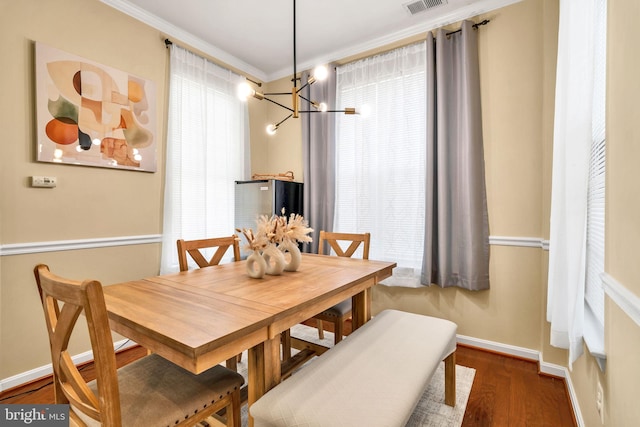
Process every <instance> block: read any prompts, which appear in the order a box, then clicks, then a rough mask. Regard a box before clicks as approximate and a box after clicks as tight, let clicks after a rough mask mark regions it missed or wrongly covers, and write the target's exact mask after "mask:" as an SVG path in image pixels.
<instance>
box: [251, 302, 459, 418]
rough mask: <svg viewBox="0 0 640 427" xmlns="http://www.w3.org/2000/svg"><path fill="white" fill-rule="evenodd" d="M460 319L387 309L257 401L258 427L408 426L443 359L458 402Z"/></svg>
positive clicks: (450, 399)
mask: <svg viewBox="0 0 640 427" xmlns="http://www.w3.org/2000/svg"><path fill="white" fill-rule="evenodd" d="M456 329H457V326H456V324H455V323H452V322H450V321H448V320H444V319H438V318H435V317H428V316H422V315H419V314H413V313H406V312H402V311H396V310H385V311H383V312H381V313H380V314H378V315H377V316H375V317H374V318H373V319H372V320H371V321H369V322H367V323H366V324H365V325H364V326H362V327H361V328H359V329H357V330H356V331H354V332H353V333H352V334H351V335H349V336H348V337H346V338H345V339H344V340H343V341H341V342H339V343H338V344H336V345H335V347H333V348H331V349H330V350H329V351H327V352H325V353H324V354H323V355H322V356H320V357H317V358H316V359H314V360H313V361H312V362H310V363H308V364H307V365H306V366H304V367H303V368H302V369H300V370H299V371H298V372H296V373H294V374H293V375H292V376H291V377H290V378H289V379H287V380H285V381H283V382H282V383H280V384H278V385H277V386H275V387H274V388H273V389H271V390H269V391H268V392H267V393H266V394H265V395H264V396H262V397H261V398H260V399H258V400H257V401H256V402H255V403H254V404H253V405H252V406H251V407H250V408H249V412H250V413H251V415H252V416H253V418H254V425H255V426H256V427H273V426H283V427H284V426H286V427H292V426H305V427H314V426H332V427H333V426H367V427H375V426H380V427H391V426H400V427H401V426H404V425H405V424H406V422H407V420H408V419H409V417H410V416H411V414H412V412H413V410H414V408H415V406H416V405H417V403H418V401H419V399H420V397H421V396H422V394H423V392H424V390H425V389H426V387H427V385H428V384H429V382H430V380H431V377H432V376H433V374H434V372H435V371H436V369H437V367H438V365H439V364H440V362H441V361H442V360H445V403H446V404H447V405H449V406H455V349H456Z"/></svg>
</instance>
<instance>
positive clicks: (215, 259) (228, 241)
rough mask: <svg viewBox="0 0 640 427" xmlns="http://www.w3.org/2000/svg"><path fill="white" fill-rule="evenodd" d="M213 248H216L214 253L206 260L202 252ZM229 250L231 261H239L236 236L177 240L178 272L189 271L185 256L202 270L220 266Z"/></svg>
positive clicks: (238, 247)
mask: <svg viewBox="0 0 640 427" xmlns="http://www.w3.org/2000/svg"><path fill="white" fill-rule="evenodd" d="M213 248H216V251H215V252H214V253H213V255H212V256H211V258H209V260H207V257H206V256H205V255H204V254H203V253H202V250H203V249H213ZM229 248H233V260H234V261H240V245H239V243H238V236H236V235H233V236H229V237H213V238H210V239H200V240H183V239H180V240H178V262H179V263H180V271H187V270H189V262H188V260H187V254H189V255H190V256H191V258H192V259H193V260H194V261H195V262H196V264H198V267H200V268H203V267H209V266H212V265H218V264H220V261H222V257H224V255H225V254H226V253H227V250H229Z"/></svg>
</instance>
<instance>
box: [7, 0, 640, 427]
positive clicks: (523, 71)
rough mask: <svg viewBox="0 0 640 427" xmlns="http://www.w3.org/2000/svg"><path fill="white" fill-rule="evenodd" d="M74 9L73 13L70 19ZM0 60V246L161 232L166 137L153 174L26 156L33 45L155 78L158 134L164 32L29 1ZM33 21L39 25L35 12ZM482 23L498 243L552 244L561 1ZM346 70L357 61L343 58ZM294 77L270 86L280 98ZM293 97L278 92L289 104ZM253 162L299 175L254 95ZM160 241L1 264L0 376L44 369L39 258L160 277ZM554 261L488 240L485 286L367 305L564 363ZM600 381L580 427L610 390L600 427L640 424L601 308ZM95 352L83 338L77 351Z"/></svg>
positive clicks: (617, 208)
mask: <svg viewBox="0 0 640 427" xmlns="http://www.w3.org/2000/svg"><path fill="white" fill-rule="evenodd" d="M609 2H610V17H609V19H610V28H611V30H610V33H609V34H610V40H609V46H610V58H609V61H610V62H609V88H608V89H609V100H608V133H609V143H608V147H609V151H608V162H609V167H608V171H609V175H608V178H607V179H608V190H607V191H608V196H607V197H608V212H607V215H608V219H607V271H608V273H609V274H611V275H612V276H613V277H615V278H616V279H617V280H619V281H620V282H621V283H622V284H623V285H625V286H627V287H628V288H629V289H630V290H631V291H632V292H634V293H635V294H636V295H638V294H640V264H638V263H637V260H636V259H635V258H634V254H635V253H636V252H635V248H634V243H635V242H637V241H638V237H640V226H639V225H638V220H637V218H639V217H640V202H639V201H638V198H637V197H635V196H636V195H637V193H638V191H637V188H635V185H637V184H635V183H637V182H640V172H638V170H639V169H638V168H637V162H638V159H639V157H640V152H639V151H640V144H639V143H638V140H639V138H638V136H639V135H638V133H639V132H640V131H638V130H637V127H636V126H634V124H636V123H638V122H639V121H640V120H639V119H640V117H638V115H639V113H638V109H637V108H635V105H634V104H633V103H634V102H635V99H636V98H637V97H638V96H640V87H639V86H638V85H639V83H638V80H637V79H636V76H638V75H640V59H639V58H638V55H636V54H635V53H636V49H635V46H634V42H633V40H632V39H631V38H629V37H628V33H629V30H628V29H629V28H633V25H634V24H635V23H636V22H637V21H638V19H639V18H640V10H639V7H640V6H638V4H637V3H635V2H633V1H631V0H609ZM69 11H73V13H72V14H71V13H69ZM0 16H3V17H11V19H5V20H4V22H3V25H2V26H0V36H1V37H2V40H3V43H2V45H1V46H2V47H1V49H2V53H3V57H4V58H11V61H5V62H3V68H2V76H3V79H0V92H1V93H2V94H3V96H2V100H0V114H1V116H2V117H3V123H4V124H5V127H4V133H3V138H2V140H1V141H0V146H1V147H2V152H3V155H2V156H1V157H0V174H1V180H0V243H1V244H2V245H8V244H16V243H29V242H47V241H60V240H73V239H89V238H102V237H105V238H106V237H122V236H139V235H156V234H160V233H161V232H162V230H161V229H162V187H163V184H162V183H163V171H164V167H163V163H164V159H163V152H164V134H165V130H164V128H162V127H161V128H159V129H158V132H159V135H158V136H159V147H158V155H159V156H158V159H159V160H158V161H159V168H158V172H156V173H141V172H131V171H117V170H108V169H99V168H88V167H79V166H59V165H51V164H44V163H37V162H35V161H34V160H33V158H34V146H35V141H34V138H35V121H34V107H33V104H34V103H33V99H34V96H35V93H34V84H33V81H34V78H33V71H32V70H33V46H32V43H33V41H40V42H43V43H46V44H49V45H51V46H54V47H58V48H60V49H63V50H65V51H68V52H71V53H74V54H77V55H80V56H83V57H86V58H88V59H91V60H94V61H98V62H101V63H105V64H109V65H112V66H114V67H116V68H120V69H123V70H127V71H129V72H132V73H134V74H137V75H140V76H142V77H144V78H147V79H151V80H154V81H155V82H156V87H157V90H158V101H157V111H158V118H157V121H158V123H165V110H166V100H165V97H166V90H165V88H166V84H167V82H166V79H167V72H166V66H167V52H166V50H165V48H164V44H163V43H162V36H161V35H160V34H159V32H158V31H156V30H153V29H150V28H149V27H147V26H146V25H143V24H140V23H138V22H136V21H135V20H133V19H132V18H128V17H126V16H124V15H122V14H121V13H119V12H116V11H114V10H113V9H111V8H109V7H107V6H105V5H103V4H102V3H100V2H99V1H97V0H91V1H88V0H57V1H55V2H53V1H49V2H42V1H40V0H22V1H20V2H2V3H0ZM34 16H36V17H39V18H37V19H34V18H33V17H34ZM483 18H488V19H491V23H490V24H489V25H487V26H484V27H481V28H480V30H479V31H480V36H479V43H480V58H481V64H480V67H481V80H482V95H483V101H482V103H483V104H482V106H483V125H484V136H485V159H486V171H487V178H486V179H487V192H488V194H487V195H488V202H489V216H490V227H491V235H492V236H506V237H532V238H536V239H539V238H542V239H548V235H549V221H548V215H549V204H550V179H551V162H552V160H551V147H552V133H553V101H554V89H553V88H554V84H555V77H554V76H555V57H556V47H555V46H556V43H557V21H558V0H524V1H523V2H521V3H518V4H515V5H512V6H509V7H506V8H503V9H500V10H498V11H495V12H493V13H490V14H487V15H486V16H482V17H478V19H483ZM351 59H353V58H351ZM290 87H291V82H290V80H289V78H283V79H280V80H278V81H275V82H270V83H267V84H266V85H264V87H263V89H264V91H265V92H287V91H289V90H290ZM285 100H286V97H285ZM250 102H251V103H250V106H249V112H250V126H251V135H252V141H251V142H252V153H251V165H252V171H253V172H255V173H280V172H285V171H287V170H292V171H293V172H294V174H295V177H296V180H299V181H301V180H302V156H301V144H300V139H301V138H300V135H301V131H300V129H301V128H300V120H299V119H298V120H295V119H289V120H288V121H287V122H286V123H285V124H283V125H282V127H281V128H280V130H279V132H278V134H277V135H276V136H275V137H268V136H266V135H265V134H264V127H265V126H266V124H267V123H269V122H273V121H279V120H281V119H282V118H283V117H284V115H283V113H285V110H283V109H281V108H279V107H275V106H272V105H267V103H265V102H264V101H263V102H259V101H257V100H251V101H250ZM31 175H53V176H56V177H57V178H58V181H59V184H58V187H57V188H55V189H35V188H30V187H29V186H28V177H29V176H31ZM159 256H160V245H159V244H144V245H135V246H120V247H113V248H97V249H87V250H73V251H58V252H44V253H38V254H25V255H12V256H7V255H4V256H2V257H0V348H1V349H2V351H0V379H6V378H8V377H10V376H13V375H17V374H20V373H23V372H26V371H29V370H31V369H34V368H37V367H40V366H43V365H46V364H47V363H49V356H48V347H47V342H46V337H45V329H44V322H43V321H42V320H43V319H42V312H41V308H40V307H39V305H38V297H37V292H36V289H35V284H34V281H33V277H32V269H33V266H34V265H35V264H36V263H39V262H44V263H48V264H50V265H51V267H52V269H53V270H54V271H56V272H58V273H59V274H62V275H66V276H70V277H76V278H85V277H92V278H99V279H100V280H101V281H102V282H103V283H105V284H110V283H115V282H118V281H123V280H128V279H131V278H138V277H142V276H145V275H151V274H156V273H157V271H158V266H159ZM547 263H548V253H547V252H546V251H544V250H542V249H538V248H524V247H513V246H498V245H494V246H492V248H491V282H492V288H491V290H489V291H483V292H469V291H464V290H459V289H444V290H441V289H439V288H435V287H430V288H421V289H406V288H378V289H376V290H375V292H374V310H375V311H377V310H380V309H382V308H385V307H397V308H401V309H405V310H410V311H414V312H418V313H425V314H431V315H437V316H442V317H446V318H450V319H452V320H454V321H456V322H457V323H458V324H459V332H460V333H461V334H463V335H468V336H471V337H474V338H481V339H486V340H491V341H496V342H499V343H504V344H509V345H515V346H520V347H524V348H528V349H533V350H537V351H541V352H542V354H543V358H544V360H545V361H547V362H552V363H557V364H561V365H564V364H565V362H566V352H564V351H561V350H558V349H555V348H552V347H551V346H549V344H548V342H549V337H548V334H549V327H548V324H547V323H546V321H545V307H546V274H547ZM116 338H118V337H116ZM606 339H607V342H606V346H607V347H606V348H607V354H608V365H607V373H606V374H604V375H603V374H601V373H600V372H599V370H598V368H597V367H596V365H595V362H594V360H593V358H591V357H590V356H585V357H583V358H581V359H580V360H579V361H578V363H576V364H575V365H574V369H573V371H572V372H571V380H572V383H573V384H574V387H575V391H576V395H577V396H578V400H579V403H580V407H581V410H582V414H583V416H584V419H585V425H587V426H597V425H599V420H598V415H597V412H596V410H595V385H596V383H597V381H601V382H603V385H604V388H605V414H606V417H607V420H606V421H607V422H606V425H609V426H626V425H632V421H634V420H637V419H640V412H639V411H640V410H639V409H638V408H639V406H638V405H636V404H635V403H634V401H632V399H633V396H634V393H633V391H634V389H633V387H634V385H635V383H636V382H637V379H638V378H640V368H638V364H637V363H636V362H635V358H634V356H635V355H637V354H638V352H639V351H640V329H639V328H638V326H637V325H636V324H635V323H634V322H633V321H632V320H631V319H629V318H628V316H627V315H626V314H625V313H624V312H622V311H621V310H620V308H619V307H617V306H616V304H615V303H613V302H612V301H611V300H608V301H607V330H606ZM87 348H88V346H87V341H86V337H79V338H78V339H77V340H75V342H74V349H76V350H77V352H78V353H79V352H82V351H85V350H86V349H87Z"/></svg>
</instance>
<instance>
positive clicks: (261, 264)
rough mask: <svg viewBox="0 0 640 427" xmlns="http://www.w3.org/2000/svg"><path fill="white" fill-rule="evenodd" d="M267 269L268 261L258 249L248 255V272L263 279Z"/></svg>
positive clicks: (253, 276)
mask: <svg viewBox="0 0 640 427" xmlns="http://www.w3.org/2000/svg"><path fill="white" fill-rule="evenodd" d="M266 271H267V263H266V261H265V260H264V258H263V257H262V255H261V254H260V252H258V251H253V252H251V255H249V256H248V257H247V274H248V275H249V277H252V278H254V279H262V278H263V277H264V274H265V272H266Z"/></svg>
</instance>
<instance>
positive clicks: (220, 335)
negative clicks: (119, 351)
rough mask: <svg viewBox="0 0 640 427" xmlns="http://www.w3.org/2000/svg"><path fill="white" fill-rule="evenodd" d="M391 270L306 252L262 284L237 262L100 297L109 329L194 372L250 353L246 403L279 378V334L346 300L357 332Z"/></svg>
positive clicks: (136, 283)
mask: <svg viewBox="0 0 640 427" xmlns="http://www.w3.org/2000/svg"><path fill="white" fill-rule="evenodd" d="M395 266H396V264H395V263H393V262H386V261H374V260H361V259H354V258H344V257H336V256H325V255H312V254H303V256H302V263H301V265H300V267H299V269H298V270H297V271H294V272H286V271H285V272H284V273H282V274H281V275H276V276H270V275H267V276H265V277H264V278H263V279H253V278H250V277H249V276H248V275H247V272H246V261H239V262H231V263H226V264H221V265H217V266H211V267H206V268H201V269H196V270H189V271H185V272H179V273H174V274H166V275H162V276H155V277H148V278H145V279H140V280H133V281H129V282H124V283H118V284H113V285H108V286H105V288H104V295H105V302H106V305H107V311H108V315H109V321H110V325H111V329H113V330H114V331H115V332H117V333H119V334H121V335H123V336H124V337H127V338H130V339H132V340H134V341H135V342H137V343H138V344H140V345H141V346H143V347H146V348H147V349H149V350H150V351H152V352H154V353H157V354H159V355H160V356H162V357H164V358H166V359H168V360H170V361H172V362H173V363H176V364H177V365H179V366H181V367H183V368H184V369H186V370H188V371H191V372H193V373H194V374H198V373H201V372H203V371H205V370H207V369H209V368H211V367H213V366H215V365H217V364H219V363H222V362H224V361H225V360H227V359H230V358H232V357H234V356H235V355H237V354H239V353H241V352H242V351H244V350H248V352H247V354H248V357H247V359H248V360H247V364H248V372H247V375H248V381H247V383H248V396H247V399H248V404H249V405H251V404H252V403H253V402H255V401H256V400H257V399H259V398H260V397H261V396H262V395H263V394H264V393H265V392H267V391H268V390H269V389H271V388H272V387H274V386H275V385H277V384H278V383H279V382H280V380H281V357H280V334H281V333H282V332H283V331H286V330H288V329H289V328H291V327H293V326H294V325H296V324H299V323H302V322H303V321H305V320H307V319H309V318H311V317H312V316H314V315H315V314H317V313H319V312H321V311H323V310H325V309H327V308H329V307H331V306H333V305H335V304H337V303H339V302H341V301H343V300H345V299H348V298H352V303H353V309H352V319H353V320H352V322H353V328H354V329H357V328H358V327H360V326H362V325H363V324H364V323H365V322H367V321H368V320H369V319H370V318H371V291H370V290H371V288H372V287H373V286H374V285H375V284H377V283H378V282H379V281H380V280H383V279H384V278H386V277H389V276H390V275H391V272H392V269H393V268H394V267H395ZM252 421H253V420H252V419H251V417H250V418H249V423H250V425H253V422H252Z"/></svg>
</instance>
